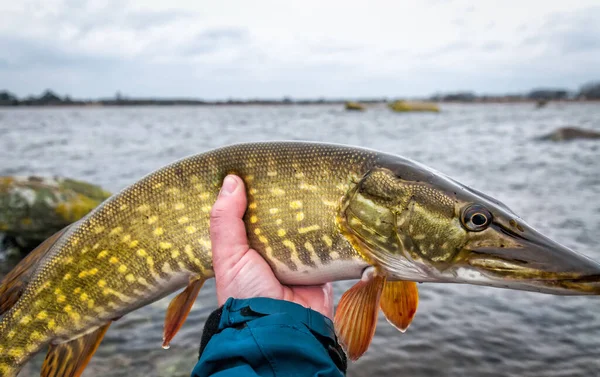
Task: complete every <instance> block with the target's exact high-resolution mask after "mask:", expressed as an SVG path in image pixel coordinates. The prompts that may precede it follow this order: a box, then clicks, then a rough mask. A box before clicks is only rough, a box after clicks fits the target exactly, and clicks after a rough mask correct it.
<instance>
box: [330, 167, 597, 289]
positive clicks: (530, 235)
mask: <svg viewBox="0 0 600 377" xmlns="http://www.w3.org/2000/svg"><path fill="white" fill-rule="evenodd" d="M340 219H341V221H340V225H341V229H342V231H343V233H344V234H345V235H346V236H347V237H348V239H349V240H350V242H351V243H352V244H353V246H354V247H355V249H357V250H358V251H359V253H360V254H361V255H362V256H363V257H364V258H365V259H366V260H367V261H368V262H370V263H371V264H373V265H376V266H377V267H378V268H379V270H380V271H381V272H380V273H382V274H385V275H386V276H387V278H388V279H390V280H413V281H429V282H446V283H467V284H475V285H484V286H493V287H500V288H510V289H517V290H526V291H536V292H542V293H551V294H565V295H568V294H600V264H598V263H597V262H595V261H593V260H591V259H589V258H587V257H585V256H583V255H581V254H578V253H576V252H575V251H573V250H571V249H569V248H567V247H565V246H563V245H561V244H559V243H557V242H555V241H553V240H551V239H549V238H548V237H546V236H544V235H543V234H541V233H540V232H538V231H536V230H535V229H534V228H533V227H531V226H530V225H528V224H527V223H525V221H523V220H522V219H521V218H520V217H518V216H517V215H516V214H515V213H514V212H513V211H512V210H510V209H509V208H508V207H507V206H506V205H504V204H502V203H501V202H499V201H498V200H496V199H494V198H492V197H490V196H488V195H486V194H483V193H481V192H478V191H476V190H474V189H472V188H469V187H467V186H465V185H463V184H461V183H459V182H456V181H455V180H453V179H451V178H449V177H447V176H445V175H443V174H441V173H439V172H436V171H435V170H433V169H430V168H428V167H425V166H422V165H420V164H418V163H416V162H413V161H410V160H404V159H402V160H398V159H394V160H392V163H389V161H388V164H387V166H386V165H385V164H383V166H382V167H378V168H376V169H373V170H371V171H369V172H368V173H367V174H366V175H365V176H364V177H363V178H362V179H361V180H360V181H359V182H358V183H357V184H356V186H355V187H354V188H353V189H352V190H351V192H349V193H348V195H347V196H346V197H345V199H344V201H343V204H342V208H341V215H340Z"/></svg>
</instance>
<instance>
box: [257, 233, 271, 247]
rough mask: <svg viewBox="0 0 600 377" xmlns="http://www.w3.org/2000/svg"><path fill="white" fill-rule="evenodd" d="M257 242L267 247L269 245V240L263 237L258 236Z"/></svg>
mask: <svg viewBox="0 0 600 377" xmlns="http://www.w3.org/2000/svg"><path fill="white" fill-rule="evenodd" d="M258 240H259V241H260V242H262V243H264V244H265V245H267V244H268V243H269V239H268V238H267V237H265V236H262V235H261V236H258Z"/></svg>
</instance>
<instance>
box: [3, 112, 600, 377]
mask: <svg viewBox="0 0 600 377" xmlns="http://www.w3.org/2000/svg"><path fill="white" fill-rule="evenodd" d="M442 110H443V111H442V112H441V113H439V114H416V113H415V114H394V113H391V112H389V111H388V110H387V109H385V108H384V107H376V108H372V109H369V111H367V112H365V113H351V112H345V111H344V110H343V109H342V108H341V107H340V106H275V107H268V106H265V107H261V106H247V107H141V108H133V107H132V108H48V109H25V108H21V109H3V110H0V135H1V136H0V175H13V174H19V175H23V174H36V175H55V174H56V175H61V176H68V177H72V178H77V179H82V180H86V181H89V182H93V183H97V184H100V185H102V186H103V187H105V188H107V189H109V190H112V191H113V192H116V191H117V190H119V189H121V188H123V187H125V186H127V185H129V184H131V183H133V182H135V181H136V180H137V179H139V178H140V177H142V176H143V175H145V174H147V173H149V172H151V171H153V170H155V169H157V168H159V167H161V166H163V165H165V164H167V163H170V162H172V161H173V160H176V159H179V158H182V157H184V156H187V155H190V154H195V153H199V152H203V151H206V150H208V149H212V148H215V147H220V146H223V145H226V144H230V143H236V142H244V141H256V140H276V139H288V140H317V141H327V142H335V143H344V144H353V145H358V146H364V147H370V148H374V149H378V150H382V151H386V152H392V153H396V154H400V155H403V156H405V157H409V158H412V159H415V160H418V161H420V162H422V163H424V164H426V165H429V166H431V167H433V168H435V169H437V170H439V171H442V172H444V173H446V174H448V175H450V176H452V177H453V178H455V179H457V180H459V181H461V182H462V183H465V184H467V185H470V186H473V187H475V188H477V189H479V190H481V191H484V192H486V193H487V194H490V195H492V196H494V197H496V198H498V199H500V200H501V201H503V202H504V203H506V204H507V205H508V206H509V207H511V208H512V209H513V210H514V211H515V212H516V213H517V214H519V215H521V216H522V217H523V218H524V219H525V220H526V221H527V222H528V223H529V224H531V225H532V226H534V227H535V228H537V229H538V230H540V231H542V232H543V233H545V234H546V235H548V236H550V237H551V238H553V239H555V240H557V241H559V242H561V243H563V244H565V245H567V246H569V247H571V248H573V249H575V250H577V251H579V252H581V253H584V254H586V255H589V256H591V257H593V258H594V259H597V260H600V142H599V141H597V140H596V141H593V140H589V141H587V140H582V141H572V142H567V143H553V142H542V141H536V140H535V137H537V136H539V135H542V134H545V133H548V132H550V131H552V130H553V129H555V128H557V127H562V126H567V125H577V126H581V127H585V128H591V129H596V130H600V104H564V105H562V104H550V105H549V106H548V107H546V108H543V109H540V110H536V109H534V108H533V105H528V104H527V105H525V104H519V105H513V104H511V105H443V108H442ZM5 263H6V262H5ZM4 267H6V266H4ZM351 285H352V282H341V283H336V284H335V285H334V287H335V290H336V297H337V298H339V297H340V295H341V294H342V293H343V291H344V289H347V288H349V287H350V286H351ZM419 288H420V293H421V301H420V306H419V310H418V312H417V315H416V317H415V320H414V322H413V324H412V325H411V327H410V328H409V329H408V331H407V332H406V333H405V334H400V333H399V332H397V331H396V330H395V329H394V328H392V327H391V326H389V325H388V324H387V323H386V322H385V320H384V319H383V317H380V322H379V327H378V329H377V333H376V335H375V339H374V341H373V344H372V345H371V348H370V349H369V351H368V352H367V353H366V354H365V356H364V357H363V358H361V359H360V360H359V361H358V362H356V363H353V364H352V365H350V366H349V370H348V375H349V376H362V375H367V374H371V375H377V376H411V377H421V376H423V377H425V376H427V377H432V376H552V377H558V376H561V377H562V376H586V377H588V376H599V375H600V298H598V297H562V296H552V295H543V294H535V293H527V292H519V291H511V290H502V289H494V288H485V287H475V286H467V285H443V284H421V285H419ZM168 302H169V299H168V298H167V299H164V300H161V301H159V302H156V303H154V304H152V305H149V306H147V307H144V308H142V309H140V310H138V311H136V312H133V313H131V314H129V315H127V316H125V317H124V318H122V319H121V320H119V321H117V322H115V323H114V324H113V325H112V326H111V328H110V329H109V331H108V333H107V335H106V338H105V340H104V342H103V343H102V345H101V346H100V348H99V350H98V352H97V353H96V355H95V356H94V358H93V359H92V361H91V362H90V364H89V366H88V368H87V370H86V372H85V373H84V376H123V377H125V376H127V377H134V376H144V377H154V376H175V377H176V376H189V373H190V371H191V369H192V368H193V366H194V364H195V362H196V357H197V348H198V345H199V343H200V334H201V331H202V327H203V323H204V320H205V319H206V317H207V316H208V314H209V313H210V312H211V311H212V310H214V309H215V307H216V299H215V296H214V284H213V281H210V282H209V283H207V284H206V285H205V287H204V288H203V289H202V291H201V293H200V296H199V298H198V300H197V302H196V304H195V307H194V309H193V311H192V313H191V314H190V317H189V319H188V320H187V322H186V324H185V325H184V327H183V328H182V330H181V331H180V333H179V334H178V336H177V337H176V338H175V340H174V341H173V343H172V347H171V349H169V350H163V349H162V348H161V347H160V346H161V341H162V324H163V318H164V314H165V311H166V308H167V305H168ZM43 358H44V355H42V354H40V355H38V357H36V358H35V359H34V361H33V362H32V363H30V365H28V366H27V367H26V368H25V369H24V370H23V372H22V374H21V376H38V375H39V369H40V366H41V363H42V361H43Z"/></svg>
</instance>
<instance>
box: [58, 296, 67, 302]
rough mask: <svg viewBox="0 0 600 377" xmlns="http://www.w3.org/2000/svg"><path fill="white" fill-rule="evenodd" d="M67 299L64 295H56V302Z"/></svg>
mask: <svg viewBox="0 0 600 377" xmlns="http://www.w3.org/2000/svg"><path fill="white" fill-rule="evenodd" d="M65 301H67V297H66V296H65V295H62V294H59V295H56V302H58V303H61V302H65Z"/></svg>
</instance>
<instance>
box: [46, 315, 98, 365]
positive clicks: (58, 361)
mask: <svg viewBox="0 0 600 377" xmlns="http://www.w3.org/2000/svg"><path fill="white" fill-rule="evenodd" d="M109 326H110V322H109V323H107V324H106V325H104V326H102V327H99V328H97V329H96V330H94V331H93V332H91V333H89V334H86V335H83V336H80V337H79V338H75V339H73V340H71V341H69V342H66V343H61V344H56V345H54V344H53V345H50V350H49V351H48V354H47V355H46V360H44V365H43V366H42V372H41V374H40V377H79V376H81V373H83V370H84V369H85V367H86V366H87V364H88V362H89V361H90V359H91V358H92V356H93V355H94V352H96V350H97V349H98V346H99V345H100V342H102V338H104V334H105V333H106V330H108V327H109Z"/></svg>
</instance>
